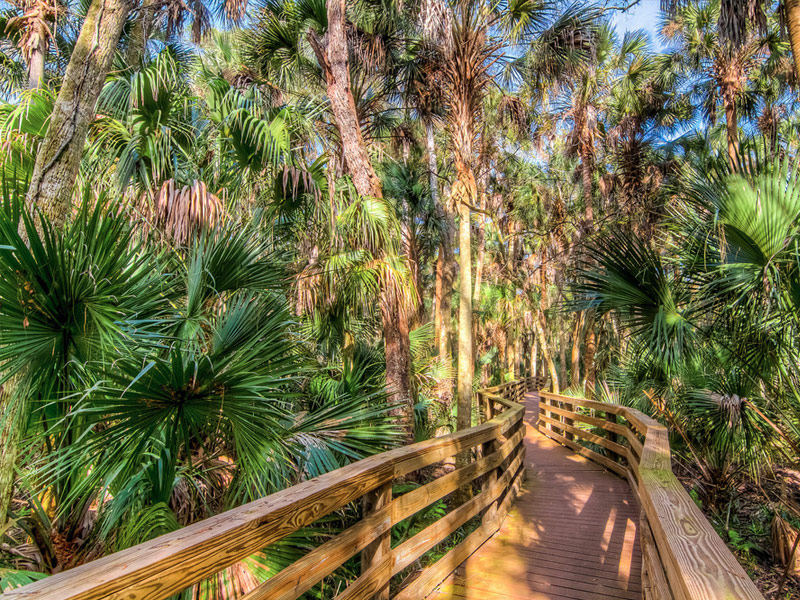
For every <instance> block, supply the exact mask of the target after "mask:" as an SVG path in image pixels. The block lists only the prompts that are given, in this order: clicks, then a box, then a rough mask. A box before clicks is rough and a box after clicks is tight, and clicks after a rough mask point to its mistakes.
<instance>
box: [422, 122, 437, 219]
mask: <svg viewBox="0 0 800 600" xmlns="http://www.w3.org/2000/svg"><path fill="white" fill-rule="evenodd" d="M425 142H426V144H427V147H428V185H429V187H430V188H431V200H433V203H434V205H435V204H437V203H438V202H439V168H438V166H437V164H436V139H435V138H434V131H433V123H432V122H431V121H430V120H427V121H426V122H425Z"/></svg>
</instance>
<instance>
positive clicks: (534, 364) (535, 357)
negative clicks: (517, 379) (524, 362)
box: [531, 335, 539, 377]
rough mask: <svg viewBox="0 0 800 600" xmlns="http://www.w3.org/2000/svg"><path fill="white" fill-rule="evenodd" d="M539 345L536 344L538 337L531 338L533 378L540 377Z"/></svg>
mask: <svg viewBox="0 0 800 600" xmlns="http://www.w3.org/2000/svg"><path fill="white" fill-rule="evenodd" d="M538 353H539V344H537V343H536V336H535V335H534V336H533V337H532V338H531V377H537V376H538V375H539V361H538V358H539V356H538Z"/></svg>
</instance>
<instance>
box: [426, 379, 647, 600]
mask: <svg viewBox="0 0 800 600" xmlns="http://www.w3.org/2000/svg"><path fill="white" fill-rule="evenodd" d="M538 406H539V404H538V396H537V395H536V394H529V395H528V396H527V398H526V409H527V412H526V416H525V419H526V422H527V424H528V430H527V435H526V438H525V445H526V449H527V457H526V464H527V469H528V477H527V480H526V482H525V487H524V491H523V493H522V494H521V495H520V497H519V498H518V500H517V502H516V505H515V508H514V510H513V511H511V513H510V514H509V515H508V517H507V518H506V520H505V522H504V523H503V527H502V529H501V530H500V531H499V532H498V533H497V534H496V535H495V536H494V537H493V538H492V539H490V540H489V541H488V542H486V543H485V544H484V545H483V546H482V547H481V548H480V549H479V550H478V551H477V552H476V553H475V554H473V555H472V556H471V557H470V558H469V559H468V560H467V561H466V562H465V563H463V564H462V565H461V566H460V567H459V569H458V570H457V571H456V573H454V574H453V575H451V576H450V577H449V578H448V579H447V580H445V581H444V582H443V583H442V584H441V585H440V586H439V589H438V590H437V591H436V592H435V593H434V594H432V595H431V596H429V598H433V599H434V600H446V599H453V600H467V599H468V600H517V599H523V598H524V599H531V600H540V599H541V600H546V599H552V600H570V599H575V600H577V599H580V600H587V599H598V600H611V599H631V600H633V599H636V600H639V599H640V598H641V597H642V590H641V567H642V557H641V553H640V550H639V541H638V522H639V508H638V505H637V504H636V501H635V499H634V497H633V495H632V493H631V490H630V488H629V487H628V482H627V481H623V480H622V479H620V478H619V477H617V476H615V475H612V474H610V473H608V472H606V471H605V470H603V468H602V467H600V466H599V465H597V464H595V463H593V462H591V461H589V460H587V459H585V458H583V457H581V456H577V455H576V454H574V453H572V451H570V450H568V449H566V448H564V447H562V446H561V445H559V444H557V443H555V442H553V441H552V440H549V439H547V438H545V437H544V436H543V435H541V434H539V433H538V432H537V430H536V419H537V415H538V410H539V408H538Z"/></svg>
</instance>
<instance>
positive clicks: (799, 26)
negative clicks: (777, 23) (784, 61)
mask: <svg viewBox="0 0 800 600" xmlns="http://www.w3.org/2000/svg"><path fill="white" fill-rule="evenodd" d="M783 10H784V11H786V25H787V28H788V30H789V43H790V44H791V46H792V58H793V59H794V74H795V77H797V78H798V79H800V0H783Z"/></svg>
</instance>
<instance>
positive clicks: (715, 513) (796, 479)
mask: <svg viewBox="0 0 800 600" xmlns="http://www.w3.org/2000/svg"><path fill="white" fill-rule="evenodd" d="M678 478H679V479H680V480H681V483H683V485H684V487H685V488H686V489H687V490H688V492H689V494H690V495H691V496H692V498H693V499H694V500H695V502H697V504H698V506H700V508H701V509H702V510H703V512H704V513H705V515H706V517H707V518H708V520H709V521H710V522H711V524H712V525H713V526H714V529H716V531H717V533H718V534H719V535H720V537H722V539H723V540H725V542H726V543H727V544H728V547H729V548H730V550H731V551H732V552H733V553H734V554H735V555H736V557H737V558H738V559H739V562H740V563H741V564H742V566H743V567H744V568H745V570H746V571H747V573H748V574H749V575H750V577H751V578H752V579H753V581H754V582H755V583H756V585H757V586H758V588H759V589H760V590H761V593H763V594H764V596H765V598H766V599H767V600H792V599H793V600H797V599H798V598H800V560H798V561H796V564H797V565H798V567H799V568H798V570H797V571H795V573H793V574H792V573H789V574H788V575H786V567H785V565H783V564H780V562H779V561H778V560H776V558H775V550H774V544H773V538H772V531H771V526H772V520H773V518H774V515H775V508H774V504H773V503H772V501H771V500H767V497H769V498H770V499H778V498H784V499H785V502H787V503H789V504H793V505H794V506H800V472H798V471H795V470H790V469H785V468H777V469H775V477H774V478H764V479H762V481H761V482H760V485H756V484H754V483H752V482H750V481H744V482H742V483H740V484H739V485H738V486H737V487H736V488H735V490H734V493H733V494H731V496H730V499H729V500H728V502H727V503H725V506H724V507H723V508H722V509H721V510H720V509H717V510H714V509H712V508H709V507H704V506H702V503H701V502H700V501H699V496H698V494H697V480H696V479H694V478H693V477H691V476H690V475H688V474H685V473H684V474H679V476H678ZM792 524H793V525H794V526H795V527H797V525H798V522H797V520H796V519H792ZM791 541H792V542H793V541H794V540H793V539H792V540H791ZM797 554H798V555H800V548H798V550H797ZM784 579H785V581H784ZM781 582H783V585H782V591H781V593H780V595H778V590H779V588H781Z"/></svg>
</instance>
